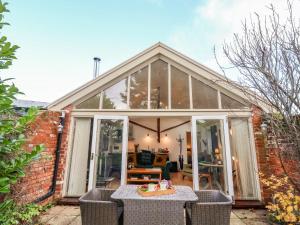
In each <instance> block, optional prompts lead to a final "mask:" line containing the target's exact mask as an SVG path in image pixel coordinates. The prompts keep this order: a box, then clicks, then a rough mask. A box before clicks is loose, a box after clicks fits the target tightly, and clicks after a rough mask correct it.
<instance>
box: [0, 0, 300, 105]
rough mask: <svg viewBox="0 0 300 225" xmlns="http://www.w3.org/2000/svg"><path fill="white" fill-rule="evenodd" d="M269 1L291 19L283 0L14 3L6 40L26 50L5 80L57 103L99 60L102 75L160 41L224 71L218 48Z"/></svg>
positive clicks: (29, 96) (54, 0)
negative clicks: (218, 61) (217, 59)
mask: <svg viewBox="0 0 300 225" xmlns="http://www.w3.org/2000/svg"><path fill="white" fill-rule="evenodd" d="M294 1H295V2H297V4H298V3H299V2H300V1H299V0H294ZM270 2H272V3H274V5H275V6H277V7H278V9H279V11H280V12H281V13H284V14H286V4H285V0H273V1H271V0H201V1H192V0H131V1H129V0H127V1H121V0H120V1H113V0H112V1H99V0H86V1H82V0H51V1H50V0H48V1H46V0H26V1H24V0H12V1H9V9H10V11H11V12H10V13H9V14H7V16H6V17H5V20H6V21H8V22H9V23H10V24H11V26H9V27H6V28H5V29H4V30H3V31H2V35H6V36H8V38H9V40H10V41H11V42H12V43H13V44H17V45H19V46H20V47H21V48H20V49H19V50H18V52H17V57H18V60H17V61H15V62H14V64H13V66H12V67H11V68H10V69H9V70H6V71H4V72H3V71H2V72H1V74H0V75H1V78H3V77H13V78H16V80H15V83H16V84H17V86H18V87H19V88H20V89H21V91H23V92H24V93H25V94H26V95H25V96H22V97H21V98H23V99H30V100H37V101H47V102H51V101H54V100H55V99H57V98H59V97H61V96H63V95H64V94H66V93H68V92H69V91H72V90H73V89H75V88H77V87H78V86H80V85H82V84H84V83H85V82H87V81H89V80H91V79H92V75H93V60H92V59H93V57H94V56H98V57H101V59H102V62H101V66H100V72H101V73H103V72H105V71H106V70H108V69H111V68H112V67H114V66H116V65H118V64H119V63H121V62H123V61H124V60H126V59H127V58H129V57H132V56H133V55H135V54H137V53H139V52H140V51H142V50H144V49H145V48H148V47H150V46H151V45H153V44H155V43H156V42H158V41H161V42H163V43H165V44H167V45H169V46H170V47H172V48H174V49H176V50H178V51H180V52H182V53H184V54H186V55H188V56H189V57H191V58H193V59H195V60H197V61H199V62H200V63H202V64H204V65H207V66H209V67H211V68H212V69H214V70H218V68H217V65H216V63H215V60H214V54H213V47H214V45H216V47H217V49H220V47H221V44H222V42H223V41H224V40H230V39H231V38H232V35H233V32H238V31H239V28H240V24H241V21H242V20H243V19H244V18H245V17H249V16H250V14H251V13H252V12H254V11H256V12H259V13H261V14H265V13H266V12H267V11H268V9H267V7H266V6H267V5H269V4H270ZM297 6H299V4H298V5H297ZM299 9H300V7H298V11H299ZM220 58H221V59H222V56H220Z"/></svg>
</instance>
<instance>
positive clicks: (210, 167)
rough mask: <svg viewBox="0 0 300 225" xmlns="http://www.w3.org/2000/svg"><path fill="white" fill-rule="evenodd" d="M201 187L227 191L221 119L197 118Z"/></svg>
mask: <svg viewBox="0 0 300 225" xmlns="http://www.w3.org/2000/svg"><path fill="white" fill-rule="evenodd" d="M196 124H197V151H198V166H199V167H198V169H199V187H200V189H217V190H223V191H225V190H226V189H225V181H224V163H225V162H224V152H223V144H222V142H223V139H224V138H223V132H222V127H223V126H222V123H221V121H220V120H197V123H196Z"/></svg>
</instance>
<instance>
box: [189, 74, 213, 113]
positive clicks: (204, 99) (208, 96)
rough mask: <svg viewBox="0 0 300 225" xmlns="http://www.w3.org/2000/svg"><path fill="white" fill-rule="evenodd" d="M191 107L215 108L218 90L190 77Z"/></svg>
mask: <svg viewBox="0 0 300 225" xmlns="http://www.w3.org/2000/svg"><path fill="white" fill-rule="evenodd" d="M192 90H193V108H194V109H217V108H218V92H217V90H215V89H213V88H212V87H210V86H208V85H206V84H204V83H203V82H201V81H199V80H197V79H195V78H193V77H192Z"/></svg>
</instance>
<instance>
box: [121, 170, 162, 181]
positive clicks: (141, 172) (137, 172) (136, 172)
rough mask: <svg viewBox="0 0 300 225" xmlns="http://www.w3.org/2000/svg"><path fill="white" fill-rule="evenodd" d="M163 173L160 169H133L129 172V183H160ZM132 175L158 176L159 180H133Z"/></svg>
mask: <svg viewBox="0 0 300 225" xmlns="http://www.w3.org/2000/svg"><path fill="white" fill-rule="evenodd" d="M161 174H162V171H161V169H160V168H132V169H129V170H127V183H133V182H136V183H155V182H160V180H161ZM131 175H156V176H158V178H151V179H142V178H138V179H133V178H132V177H131Z"/></svg>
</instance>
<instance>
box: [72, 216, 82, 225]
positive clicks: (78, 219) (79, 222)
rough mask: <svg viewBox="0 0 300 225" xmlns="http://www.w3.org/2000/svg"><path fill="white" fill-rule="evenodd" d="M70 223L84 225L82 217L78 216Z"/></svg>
mask: <svg viewBox="0 0 300 225" xmlns="http://www.w3.org/2000/svg"><path fill="white" fill-rule="evenodd" d="M70 225H82V224H81V217H80V216H78V217H76V219H75V220H74V221H73V222H72V223H71V224H70Z"/></svg>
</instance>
